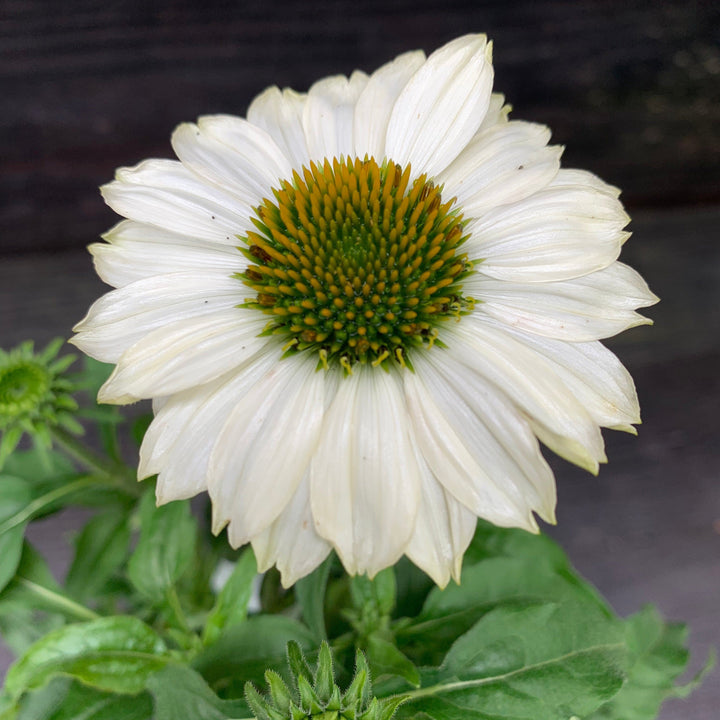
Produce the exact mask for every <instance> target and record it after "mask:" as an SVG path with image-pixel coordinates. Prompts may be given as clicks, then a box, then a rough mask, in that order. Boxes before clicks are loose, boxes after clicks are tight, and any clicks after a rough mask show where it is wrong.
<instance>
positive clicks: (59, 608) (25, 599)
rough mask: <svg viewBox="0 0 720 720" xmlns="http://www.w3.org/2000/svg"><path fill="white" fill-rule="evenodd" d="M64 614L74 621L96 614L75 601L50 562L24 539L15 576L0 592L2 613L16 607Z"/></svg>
mask: <svg viewBox="0 0 720 720" xmlns="http://www.w3.org/2000/svg"><path fill="white" fill-rule="evenodd" d="M18 605H20V606H23V607H25V608H27V609H33V610H43V611H46V612H50V613H55V614H62V615H63V616H65V617H67V618H68V619H71V620H78V619H81V620H88V619H91V618H95V617H97V615H96V614H95V613H94V612H93V611H92V610H89V609H88V608H86V607H84V606H83V605H80V604H78V603H76V602H75V601H74V600H73V599H72V598H70V597H69V596H68V595H66V594H65V592H64V591H63V589H62V588H61V587H60V585H58V583H57V582H56V581H55V578H54V577H53V576H52V573H51V572H50V569H49V568H48V566H47V563H46V562H45V560H43V558H42V557H41V556H40V555H39V554H38V553H37V552H36V551H35V550H34V549H33V547H32V546H31V545H30V544H29V543H28V542H25V544H24V545H23V550H22V555H21V557H20V564H19V565H18V569H17V572H16V573H15V577H14V578H13V579H12V581H11V582H10V583H8V585H7V587H6V588H5V590H4V591H3V592H2V593H0V615H2V614H5V613H6V611H9V612H10V613H13V612H15V609H16V608H17V606H18Z"/></svg>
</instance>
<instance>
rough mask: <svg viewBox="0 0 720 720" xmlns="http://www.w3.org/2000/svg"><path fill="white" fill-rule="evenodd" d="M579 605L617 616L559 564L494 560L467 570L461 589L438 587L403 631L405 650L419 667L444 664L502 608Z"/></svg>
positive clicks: (401, 641) (401, 640)
mask: <svg viewBox="0 0 720 720" xmlns="http://www.w3.org/2000/svg"><path fill="white" fill-rule="evenodd" d="M567 600H573V601H575V602H578V603H583V604H586V605H587V607H588V608H589V609H591V610H597V611H598V612H600V613H601V614H603V615H604V616H605V617H606V618H611V617H612V614H611V612H610V611H609V610H608V609H607V607H606V606H605V605H604V604H603V603H601V602H600V601H598V600H597V599H596V598H595V596H594V595H593V594H592V593H591V592H590V591H588V590H587V589H586V588H585V587H584V586H583V584H582V583H581V582H580V581H579V580H577V579H576V578H575V577H574V576H572V574H571V573H570V571H563V572H562V573H558V572H557V565H556V564H555V562H554V561H546V562H545V561H543V560H542V559H541V557H539V556H537V555H536V556H535V557H533V558H530V559H526V558H514V557H493V558H488V559H486V560H481V561H480V562H478V563H477V564H476V565H474V566H471V567H468V568H466V569H465V570H464V571H463V576H462V583H461V584H460V585H448V586H447V587H446V588H445V589H444V590H440V589H439V588H434V589H433V590H431V591H430V593H429V594H428V596H427V599H426V601H425V605H424V607H423V609H422V612H421V613H420V614H419V615H418V616H417V617H416V618H414V619H413V620H412V621H411V622H410V623H408V624H407V625H405V626H404V627H402V628H400V629H399V630H398V632H397V639H398V644H399V646H400V648H401V649H403V650H405V647H406V646H408V647H412V648H413V651H412V653H411V655H412V657H415V658H416V662H421V663H427V664H431V663H436V662H439V660H440V658H439V656H438V653H439V652H442V651H444V649H445V648H446V647H447V646H448V645H449V644H450V643H451V642H452V641H453V640H454V639H455V638H456V637H458V636H459V635H461V634H462V633H464V632H465V631H466V630H468V629H469V628H470V627H471V626H472V625H473V624H474V623H475V622H476V621H477V620H478V619H479V618H481V617H482V616H483V615H484V614H485V613H487V612H488V611H489V610H491V609H492V608H494V607H496V606H497V605H498V604H502V603H508V602H515V603H526V602H546V601H567Z"/></svg>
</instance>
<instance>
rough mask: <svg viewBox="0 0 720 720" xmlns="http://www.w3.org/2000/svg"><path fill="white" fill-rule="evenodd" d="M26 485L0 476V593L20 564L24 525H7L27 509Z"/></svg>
mask: <svg viewBox="0 0 720 720" xmlns="http://www.w3.org/2000/svg"><path fill="white" fill-rule="evenodd" d="M31 496H32V495H31V491H30V486H29V485H28V483H27V482H26V481H25V480H23V479H22V478H18V477H14V476H12V475H7V474H3V475H0V528H2V526H3V525H4V524H6V526H7V525H9V527H8V528H7V529H6V530H5V531H4V532H2V530H0V591H2V589H3V588H4V587H5V586H6V585H7V584H8V583H9V582H10V580H12V578H13V576H14V575H15V571H16V570H17V568H18V565H19V563H20V556H21V554H22V546H23V537H24V536H25V525H26V523H24V522H21V523H18V524H17V525H12V524H9V523H7V521H8V520H12V518H13V517H14V516H16V515H17V514H18V513H20V512H21V511H22V510H24V509H25V507H27V505H28V503H29V502H30V499H31Z"/></svg>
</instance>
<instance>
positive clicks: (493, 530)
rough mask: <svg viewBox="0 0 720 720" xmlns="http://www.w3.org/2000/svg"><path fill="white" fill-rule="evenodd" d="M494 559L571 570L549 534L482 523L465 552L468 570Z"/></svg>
mask: <svg viewBox="0 0 720 720" xmlns="http://www.w3.org/2000/svg"><path fill="white" fill-rule="evenodd" d="M493 557H517V558H525V559H526V560H539V561H541V562H542V563H544V564H547V565H549V566H550V567H552V568H554V569H555V570H562V569H564V568H567V567H568V559H567V556H566V555H565V552H564V551H563V549H562V548H561V547H560V546H559V545H558V544H557V543H556V542H555V541H554V540H552V539H551V538H549V537H548V536H547V535H543V534H542V533H539V534H537V535H536V534H535V533H531V532H527V531H526V530H520V529H518V528H501V527H498V526H496V525H493V524H492V523H489V522H486V521H485V520H478V522H477V528H476V530H475V535H474V537H473V540H472V542H471V543H470V546H469V547H468V549H467V551H466V552H465V556H464V559H463V564H464V566H465V567H467V566H469V565H474V564H475V563H477V562H480V561H481V560H486V559H487V558H493Z"/></svg>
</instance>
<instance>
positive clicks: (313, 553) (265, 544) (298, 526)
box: [252, 473, 331, 587]
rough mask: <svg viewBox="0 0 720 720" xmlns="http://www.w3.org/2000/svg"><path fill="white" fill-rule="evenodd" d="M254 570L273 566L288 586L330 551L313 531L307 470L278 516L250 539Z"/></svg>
mask: <svg viewBox="0 0 720 720" xmlns="http://www.w3.org/2000/svg"><path fill="white" fill-rule="evenodd" d="M252 546H253V550H254V552H255V558H256V559H257V564H258V570H259V571H260V572H264V571H265V570H267V569H268V568H269V567H271V566H272V565H277V569H278V570H279V571H280V576H281V579H282V584H283V586H284V587H290V586H291V585H293V584H294V583H295V582H297V581H298V580H299V579H300V578H302V577H305V576H306V575H309V574H310V573H311V572H312V571H313V570H314V569H315V568H316V567H317V566H318V565H319V564H320V563H321V562H322V561H323V560H324V559H325V558H326V557H327V556H328V554H329V553H330V550H331V547H330V545H329V544H328V543H327V542H326V541H325V540H323V539H322V538H321V537H320V536H319V535H318V534H317V533H316V532H315V526H314V525H313V519H312V513H311V512H310V476H309V473H308V474H306V476H305V477H304V478H303V480H302V481H301V483H300V485H298V488H297V490H296V491H295V494H294V495H293V497H292V499H291V500H290V502H289V503H288V504H287V505H286V506H285V508H284V509H283V511H282V512H281V513H280V515H279V516H278V518H277V519H276V520H275V521H274V522H273V523H272V525H270V527H268V528H267V529H265V530H264V531H263V532H261V533H260V534H259V535H256V536H255V537H254V538H253V539H252Z"/></svg>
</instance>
